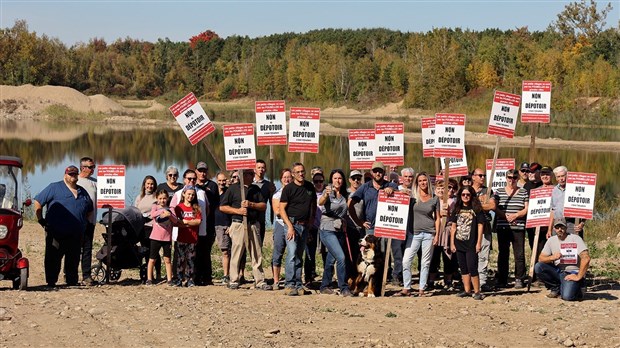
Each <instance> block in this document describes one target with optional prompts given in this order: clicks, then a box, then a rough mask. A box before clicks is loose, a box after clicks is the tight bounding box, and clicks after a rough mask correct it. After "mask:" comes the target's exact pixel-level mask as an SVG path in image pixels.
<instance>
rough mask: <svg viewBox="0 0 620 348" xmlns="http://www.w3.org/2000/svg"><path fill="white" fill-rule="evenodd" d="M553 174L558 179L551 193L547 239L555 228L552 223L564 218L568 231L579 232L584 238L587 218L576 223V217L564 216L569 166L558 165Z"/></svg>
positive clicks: (571, 232) (570, 232)
mask: <svg viewBox="0 0 620 348" xmlns="http://www.w3.org/2000/svg"><path fill="white" fill-rule="evenodd" d="M553 174H554V175H555V181H557V183H558V184H557V185H556V186H555V187H554V188H553V193H552V194H551V217H550V218H549V231H547V239H549V238H550V237H551V231H552V230H553V229H552V228H551V227H552V226H551V223H552V222H553V221H554V220H555V219H561V218H563V219H564V220H565V221H566V227H567V230H566V231H567V233H568V234H573V233H577V234H579V237H581V238H582V239H583V226H584V225H585V220H582V221H581V222H579V223H578V224H575V222H576V221H575V218H572V217H569V218H567V217H565V216H564V193H565V192H566V175H567V174H568V168H566V167H565V166H559V167H556V168H555V169H554V170H553Z"/></svg>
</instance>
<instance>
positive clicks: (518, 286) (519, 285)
mask: <svg viewBox="0 0 620 348" xmlns="http://www.w3.org/2000/svg"><path fill="white" fill-rule="evenodd" d="M524 287H525V285H523V280H521V279H517V280H515V289H523V288H524Z"/></svg>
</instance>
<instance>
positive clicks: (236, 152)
mask: <svg viewBox="0 0 620 348" xmlns="http://www.w3.org/2000/svg"><path fill="white" fill-rule="evenodd" d="M224 151H226V170H237V169H250V168H254V167H255V166H256V147H255V146H254V125H253V124H249V123H248V124H231V125H225V126H224Z"/></svg>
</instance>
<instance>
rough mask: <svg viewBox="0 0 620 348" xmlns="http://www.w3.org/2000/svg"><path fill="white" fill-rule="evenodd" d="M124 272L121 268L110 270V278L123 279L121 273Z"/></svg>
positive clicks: (114, 279)
mask: <svg viewBox="0 0 620 348" xmlns="http://www.w3.org/2000/svg"><path fill="white" fill-rule="evenodd" d="M122 272H123V270H122V269H119V270H116V269H112V270H111V271H110V280H113V281H117V280H119V279H121V273H122Z"/></svg>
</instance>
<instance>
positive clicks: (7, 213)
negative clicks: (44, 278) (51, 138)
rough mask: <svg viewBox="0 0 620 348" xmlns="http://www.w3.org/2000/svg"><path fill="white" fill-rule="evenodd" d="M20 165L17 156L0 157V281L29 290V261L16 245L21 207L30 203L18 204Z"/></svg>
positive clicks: (19, 198) (21, 224) (22, 210)
mask: <svg viewBox="0 0 620 348" xmlns="http://www.w3.org/2000/svg"><path fill="white" fill-rule="evenodd" d="M22 166H23V164H22V160H21V158H19V157H11V156H0V280H10V281H12V282H13V289H19V290H24V289H26V288H27V287H28V266H29V264H28V259H27V258H25V257H23V255H22V252H21V250H19V248H18V244H19V230H20V229H21V228H22V226H23V220H22V216H23V214H24V207H25V206H29V205H30V204H31V200H30V199H27V200H26V201H25V202H24V203H23V204H22V202H21V197H22V196H21V186H22V173H21V168H22Z"/></svg>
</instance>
